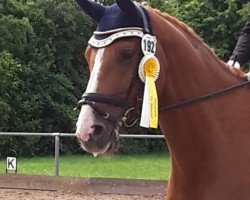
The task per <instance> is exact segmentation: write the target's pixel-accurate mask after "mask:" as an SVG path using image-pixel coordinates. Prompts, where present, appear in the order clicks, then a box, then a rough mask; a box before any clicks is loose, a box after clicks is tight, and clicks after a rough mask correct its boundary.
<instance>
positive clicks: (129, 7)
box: [116, 0, 138, 17]
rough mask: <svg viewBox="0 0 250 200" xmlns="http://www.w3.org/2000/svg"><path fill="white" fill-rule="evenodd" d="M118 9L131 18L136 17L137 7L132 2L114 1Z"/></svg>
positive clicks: (127, 0)
mask: <svg viewBox="0 0 250 200" xmlns="http://www.w3.org/2000/svg"><path fill="white" fill-rule="evenodd" d="M116 3H117V5H118V6H119V8H120V9H121V10H122V11H123V12H125V13H127V14H128V15H129V16H131V17H138V12H137V7H136V5H135V3H134V2H133V1H132V0H116Z"/></svg>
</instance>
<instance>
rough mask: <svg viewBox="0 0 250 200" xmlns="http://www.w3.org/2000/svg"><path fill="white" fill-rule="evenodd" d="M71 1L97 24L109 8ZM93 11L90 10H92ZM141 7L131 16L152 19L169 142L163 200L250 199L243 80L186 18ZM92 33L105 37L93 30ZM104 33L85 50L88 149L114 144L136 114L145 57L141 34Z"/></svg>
mask: <svg viewBox="0 0 250 200" xmlns="http://www.w3.org/2000/svg"><path fill="white" fill-rule="evenodd" d="M77 2H78V3H79V5H80V6H81V7H82V9H84V11H85V12H86V13H87V14H89V15H90V16H91V17H92V18H93V19H94V20H95V21H97V22H99V24H98V26H99V28H100V27H101V26H102V25H100V23H101V22H100V21H101V20H102V15H104V14H103V13H108V12H109V11H108V10H107V9H109V8H110V7H103V6H101V5H97V4H96V3H94V2H91V1H87V0H77ZM85 3H86V4H85ZM116 3H117V4H115V6H113V7H112V6H111V7H112V9H113V10H117V9H121V10H122V12H124V13H125V12H130V11H129V9H130V10H131V8H132V7H135V8H134V9H135V10H136V9H138V7H140V8H142V7H143V6H141V5H139V4H134V3H133V2H132V1H130V0H117V1H116ZM93 9H95V14H92V13H91V12H92V11H93ZM137 11H138V10H137ZM143 12H144V13H146V16H145V15H143V16H141V11H140V12H137V16H135V15H134V16H132V17H133V18H134V20H135V21H136V20H137V19H136V18H135V17H137V18H138V17H139V18H143V23H142V24H143V25H142V26H144V25H145V23H146V22H145V18H147V20H150V21H149V23H150V24H149V25H148V26H147V27H149V29H152V34H153V35H154V36H155V37H156V39H157V46H156V54H155V56H156V57H157V58H158V60H159V63H160V66H161V69H160V74H159V78H158V79H157V81H156V89H157V94H158V100H159V126H160V128H161V130H162V132H163V133H164V135H165V138H166V141H167V144H168V147H169V152H170V158H171V167H172V171H171V176H170V179H169V183H168V189H167V199H168V200H222V199H223V200H248V199H250V123H249V119H248V117H249V112H250V104H249V100H250V91H249V87H248V83H247V82H245V81H246V80H245V79H244V78H243V77H242V76H239V75H236V74H235V73H233V72H232V70H230V69H229V67H227V65H226V64H225V63H224V62H222V61H220V60H219V59H218V58H217V57H216V55H215V54H214V52H213V51H212V50H211V49H210V48H209V47H208V46H207V45H206V44H204V42H203V41H202V40H201V39H200V38H199V37H198V36H197V35H196V34H195V33H194V32H193V31H192V30H191V29H190V28H188V27H187V26H186V25H185V24H184V23H182V22H180V21H178V20H177V19H175V18H173V17H171V16H169V15H168V14H166V13H161V12H160V11H158V10H155V9H152V8H150V7H143ZM116 13H117V12H114V14H113V15H116ZM138 13H139V14H138ZM132 14H133V13H131V12H130V13H129V15H132ZM110 15H111V16H112V17H113V18H115V17H116V16H113V15H112V13H111V14H110ZM129 15H128V16H129ZM117 16H118V15H117ZM109 17H110V16H109ZM113 18H110V20H111V21H112V20H113ZM106 22H107V21H106ZM102 23H104V22H102ZM110 23H112V22H110ZM109 25H110V24H109ZM105 26H106V25H105ZM132 26H135V25H134V24H132ZM138 27H140V25H138ZM123 28H126V27H123ZM100 29H101V28H100ZM108 29H111V28H110V27H108ZM119 30H120V29H117V32H118V31H119ZM123 30H124V29H123ZM105 33H106V34H108V36H110V35H113V34H115V33H114V32H112V31H110V32H108V31H106V32H105ZM126 33H127V32H126ZM118 34H119V32H118ZM96 35H97V36H103V35H101V34H100V35H98V31H97V32H96ZM117 37H118V36H117ZM103 38H104V39H105V38H106V36H105V37H103ZM103 38H101V37H100V38H98V37H96V38H94V39H93V38H92V39H93V41H92V42H91V40H90V45H89V46H88V47H87V49H86V53H85V57H86V60H87V62H88V65H89V69H90V71H91V74H90V80H89V83H88V86H87V89H86V92H85V93H84V95H83V99H82V100H81V101H80V102H79V104H80V106H81V112H80V115H79V119H78V122H77V132H76V134H77V137H78V139H79V141H80V142H81V144H82V147H83V148H84V149H85V150H86V151H88V152H91V153H94V154H102V153H105V152H108V151H111V150H112V149H114V148H115V147H117V143H118V139H117V138H118V134H119V132H120V130H121V129H122V128H123V127H124V124H128V123H130V122H129V121H131V120H132V121H134V120H133V119H132V118H133V117H138V116H137V111H139V112H140V109H141V100H140V99H141V95H142V93H143V87H144V85H143V83H142V82H141V80H140V78H139V76H138V73H137V71H138V65H139V63H140V60H141V59H142V57H143V53H142V49H141V37H139V36H138V37H137V36H135V35H134V33H133V34H132V35H129V36H124V37H118V38H116V36H115V37H114V38H112V37H111V38H110V37H108V39H109V40H110V42H109V41H104V40H103ZM98 40H99V41H100V43H99V42H98ZM94 42H96V44H97V45H95V43H94ZM106 42H107V44H105V43H106ZM98 45H99V46H98ZM241 86H245V87H241Z"/></svg>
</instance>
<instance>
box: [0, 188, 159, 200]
mask: <svg viewBox="0 0 250 200" xmlns="http://www.w3.org/2000/svg"><path fill="white" fill-rule="evenodd" d="M0 199H1V200H2V199H3V200H19V199H20V200H62V199H63V200H146V199H148V200H149V199H150V200H163V199H164V196H163V195H153V196H138V195H113V194H92V195H90V194H83V193H77V192H61V191H56V192H50V191H38V190H36V191H35V190H15V189H0Z"/></svg>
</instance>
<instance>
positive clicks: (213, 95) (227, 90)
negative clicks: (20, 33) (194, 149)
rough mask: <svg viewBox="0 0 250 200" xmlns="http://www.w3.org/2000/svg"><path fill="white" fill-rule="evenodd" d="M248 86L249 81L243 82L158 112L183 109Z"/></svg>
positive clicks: (165, 107)
mask: <svg viewBox="0 0 250 200" xmlns="http://www.w3.org/2000/svg"><path fill="white" fill-rule="evenodd" d="M249 84H250V81H245V82H243V83H240V84H237V85H234V86H232V87H228V88H225V89H223V90H219V91H216V92H212V93H209V94H206V95H203V96H199V97H196V98H192V99H189V100H186V101H182V102H180V103H176V104H172V105H170V106H164V107H161V108H160V111H167V110H172V109H177V108H180V107H184V106H187V105H190V104H194V103H198V102H201V101H205V100H208V99H212V98H215V97H218V96H222V95H224V94H225V93H228V92H231V91H233V90H236V89H239V88H241V87H244V86H245V87H247V86H249Z"/></svg>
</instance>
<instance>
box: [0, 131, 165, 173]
mask: <svg viewBox="0 0 250 200" xmlns="http://www.w3.org/2000/svg"><path fill="white" fill-rule="evenodd" d="M0 136H23V137H24V136H42V137H54V138H55V176H59V156H60V153H59V150H60V137H76V135H75V134H73V133H25V132H0ZM120 138H135V139H136V138H137V139H164V135H132V134H120Z"/></svg>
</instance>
